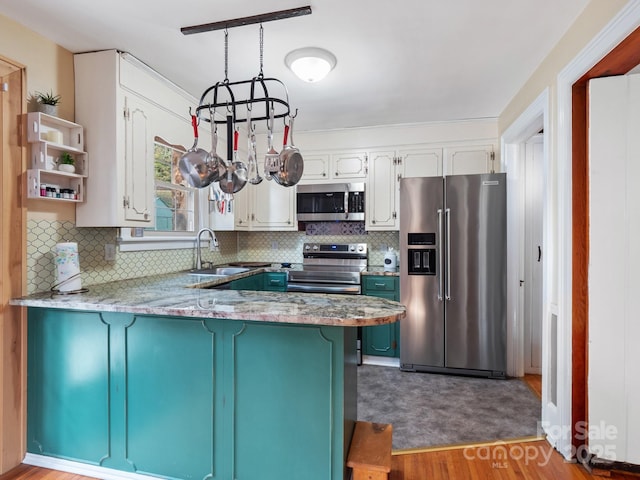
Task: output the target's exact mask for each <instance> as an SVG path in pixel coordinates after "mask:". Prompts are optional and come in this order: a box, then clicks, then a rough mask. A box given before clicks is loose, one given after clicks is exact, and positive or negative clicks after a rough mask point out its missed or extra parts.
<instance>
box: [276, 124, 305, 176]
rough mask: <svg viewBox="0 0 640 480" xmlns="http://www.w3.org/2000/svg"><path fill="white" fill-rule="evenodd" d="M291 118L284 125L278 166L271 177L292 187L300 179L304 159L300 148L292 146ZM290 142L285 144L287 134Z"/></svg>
mask: <svg viewBox="0 0 640 480" xmlns="http://www.w3.org/2000/svg"><path fill="white" fill-rule="evenodd" d="M293 118H294V117H291V119H290V120H289V124H288V125H285V126H284V139H283V146H282V151H281V152H280V168H279V170H278V171H277V173H276V174H275V175H274V176H273V179H274V180H275V181H276V182H277V183H279V184H280V185H282V186H283V187H292V186H294V185H295V184H296V183H298V182H299V181H300V178H302V173H303V171H304V161H303V160H302V155H301V154H300V150H298V149H297V148H296V147H294V146H293ZM288 135H289V138H290V139H291V143H290V144H287V136H288Z"/></svg>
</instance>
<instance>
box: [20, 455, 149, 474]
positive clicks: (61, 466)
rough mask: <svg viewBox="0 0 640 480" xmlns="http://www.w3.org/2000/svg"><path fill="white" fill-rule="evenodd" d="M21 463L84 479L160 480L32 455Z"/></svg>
mask: <svg viewBox="0 0 640 480" xmlns="http://www.w3.org/2000/svg"><path fill="white" fill-rule="evenodd" d="M22 463H24V464H26V465H33V466H35V467H42V468H48V469H51V470H58V471H60V472H68V473H75V474H77V475H83V476H85V477H93V478H100V479H104V480H157V479H158V478H160V477H153V476H151V475H141V474H139V473H133V472H123V471H120V470H114V469H112V468H105V467H99V466H97V465H89V464H86V463H80V462H73V461H71V460H64V459H61V458H53V457H47V456H44V455H36V454H34V453H27V454H26V455H25V457H24V460H23V461H22Z"/></svg>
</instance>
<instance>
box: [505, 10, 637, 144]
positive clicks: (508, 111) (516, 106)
mask: <svg viewBox="0 0 640 480" xmlns="http://www.w3.org/2000/svg"><path fill="white" fill-rule="evenodd" d="M627 3H628V0H592V1H591V2H590V3H589V4H588V5H587V7H586V8H585V10H584V11H583V12H582V14H581V15H580V16H579V17H578V18H577V19H576V21H575V23H574V24H573V25H572V26H571V28H570V29H569V30H568V31H567V33H566V34H565V35H564V36H563V37H562V39H561V40H560V42H558V44H557V45H556V46H555V47H554V49H553V50H552V51H551V53H550V54H549V55H548V56H547V57H546V58H545V60H544V61H543V62H542V63H541V64H540V66H539V67H538V69H537V70H536V71H535V72H534V74H533V75H532V76H531V77H530V78H529V80H527V82H526V84H525V85H524V87H523V88H522V89H521V90H520V91H519V92H518V93H517V94H516V96H515V97H514V98H513V100H512V101H511V102H510V103H509V105H508V106H507V108H505V110H504V111H503V112H502V114H501V115H500V118H499V120H498V128H499V130H500V133H501V134H502V133H503V132H504V131H505V130H506V129H507V128H508V127H509V125H510V124H511V123H513V121H514V120H516V119H517V118H518V116H519V115H520V114H521V113H522V112H523V111H524V110H525V109H526V108H527V107H528V106H529V105H530V104H531V103H532V102H533V101H534V100H535V99H536V98H537V97H538V95H540V93H542V91H543V90H544V89H545V88H547V87H549V88H550V92H551V101H552V105H551V111H552V112H553V113H554V114H555V110H556V109H555V99H556V94H555V82H556V77H557V76H558V73H560V71H561V70H562V69H563V68H564V67H565V66H566V65H567V64H568V63H569V62H570V61H571V60H573V59H574V58H575V57H576V56H577V55H578V53H579V52H580V51H581V50H582V49H583V48H584V47H585V46H586V45H587V44H588V43H589V41H590V40H591V39H592V38H593V37H595V36H596V34H597V33H599V32H600V31H601V30H602V29H603V28H604V27H605V25H606V24H607V23H608V22H610V21H611V19H612V18H613V17H614V16H615V15H616V14H617V13H618V12H619V11H620V10H621V9H622V7H623V6H624V5H626V4H627ZM552 125H555V119H554V121H553V122H552Z"/></svg>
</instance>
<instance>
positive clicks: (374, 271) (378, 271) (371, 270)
mask: <svg viewBox="0 0 640 480" xmlns="http://www.w3.org/2000/svg"><path fill="white" fill-rule="evenodd" d="M362 275H385V276H388V277H399V276H400V268H399V267H398V268H395V269H394V270H393V271H392V272H387V271H386V270H385V269H384V267H383V266H382V265H369V266H368V267H367V269H366V270H365V271H364V272H362Z"/></svg>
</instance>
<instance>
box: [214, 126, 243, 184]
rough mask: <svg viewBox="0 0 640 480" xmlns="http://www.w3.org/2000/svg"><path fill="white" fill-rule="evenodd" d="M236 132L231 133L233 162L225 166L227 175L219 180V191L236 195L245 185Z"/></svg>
mask: <svg viewBox="0 0 640 480" xmlns="http://www.w3.org/2000/svg"><path fill="white" fill-rule="evenodd" d="M238 136H239V133H238V130H234V132H233V162H232V163H231V165H229V166H227V175H226V177H225V178H223V179H220V190H222V191H223V192H224V193H237V192H239V191H240V190H242V188H243V187H244V186H245V184H246V183H247V167H246V165H245V164H244V162H241V161H239V160H238Z"/></svg>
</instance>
